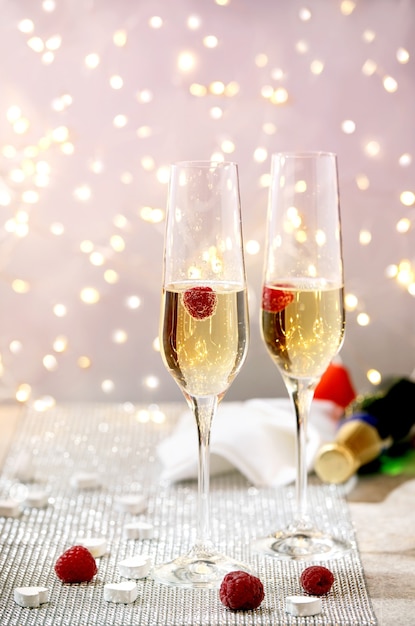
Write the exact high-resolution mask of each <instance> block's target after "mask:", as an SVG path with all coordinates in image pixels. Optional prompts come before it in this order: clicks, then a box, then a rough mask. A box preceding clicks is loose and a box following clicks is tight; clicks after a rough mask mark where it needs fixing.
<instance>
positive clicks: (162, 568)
mask: <svg viewBox="0 0 415 626" xmlns="http://www.w3.org/2000/svg"><path fill="white" fill-rule="evenodd" d="M236 570H243V571H244V572H249V573H253V572H252V570H251V569H250V568H249V567H248V566H247V565H244V564H243V563H239V562H238V561H235V560H233V559H231V558H230V557H228V556H226V555H224V554H220V553H218V552H214V551H210V550H209V551H203V552H201V551H195V550H192V551H191V552H189V553H188V554H186V555H184V556H180V557H178V558H177V559H174V561H170V562H169V563H164V564H163V565H159V566H156V567H155V568H154V569H153V571H152V578H153V580H155V581H156V582H158V583H161V584H163V585H169V586H172V587H189V588H192V589H196V588H205V589H212V588H219V587H220V585H221V582H222V580H223V578H224V576H226V574H228V573H229V572H232V571H236Z"/></svg>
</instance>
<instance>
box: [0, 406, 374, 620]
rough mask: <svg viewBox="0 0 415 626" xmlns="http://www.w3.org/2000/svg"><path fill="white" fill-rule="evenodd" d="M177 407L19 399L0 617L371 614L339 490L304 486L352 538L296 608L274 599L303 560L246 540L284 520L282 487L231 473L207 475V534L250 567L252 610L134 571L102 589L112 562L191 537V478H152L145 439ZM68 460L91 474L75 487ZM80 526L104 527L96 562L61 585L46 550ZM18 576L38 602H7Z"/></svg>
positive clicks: (166, 429)
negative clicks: (121, 585)
mask: <svg viewBox="0 0 415 626" xmlns="http://www.w3.org/2000/svg"><path fill="white" fill-rule="evenodd" d="M182 411H183V406H178V405H177V404H175V405H164V406H162V407H159V408H152V409H151V408H150V409H145V408H144V407H137V406H132V405H130V404H125V405H113V404H82V405H60V406H59V405H58V406H57V407H55V408H53V409H50V410H49V411H46V412H43V413H38V412H36V411H34V410H33V409H30V408H28V409H27V410H26V412H25V415H24V416H23V418H22V420H21V422H19V428H18V431H17V434H16V435H15V437H14V439H13V442H12V446H11V449H10V451H9V453H8V456H7V457H6V460H5V463H4V467H3V472H2V474H1V476H0V498H2V499H4V498H13V499H16V500H18V501H20V502H21V503H22V513H21V515H20V516H19V517H18V518H15V519H14V518H8V517H0V590H1V591H0V624H1V626H9V625H10V626H13V625H14V626H40V625H42V626H49V625H50V626H69V625H70V626H95V625H96V626H133V625H134V626H153V625H154V626H156V625H157V626H186V625H189V626H199V625H204V626H221V625H222V624H223V625H239V624H241V625H242V624H243V625H244V626H248V625H253V626H256V625H258V626H259V625H261V626H268V625H269V626H271V625H272V626H279V625H301V626H311V625H313V626H320V625H321V626H352V625H354V626H366V625H375V624H376V623H377V622H376V618H375V615H374V612H373V609H372V605H371V602H370V598H369V596H368V592H367V589H366V583H365V578H364V572H363V567H362V564H361V561H360V557H359V552H358V546H357V544H356V537H355V534H354V529H353V525H352V522H351V519H350V515H349V510H348V505H347V503H346V502H345V501H344V499H343V494H342V492H341V489H339V488H337V487H334V486H321V485H310V486H309V503H310V507H312V509H313V511H314V512H317V513H318V515H319V517H320V521H321V525H323V527H326V528H327V529H332V528H333V527H336V529H337V531H338V532H337V534H338V535H339V536H340V538H345V539H346V538H348V539H349V540H351V541H352V545H353V549H352V550H351V552H350V553H349V554H348V555H347V556H346V557H344V558H342V559H338V560H333V561H330V562H329V563H328V567H330V569H331V570H332V571H333V573H334V575H335V579H336V582H335V584H334V586H333V588H332V590H331V592H330V593H329V594H328V595H327V596H324V597H323V610H322V612H321V613H320V614H319V615H316V616H314V617H302V618H299V617H297V618H296V617H293V616H291V615H289V614H288V613H286V612H285V598H286V596H288V595H302V594H303V592H302V590H301V588H300V585H299V576H300V573H301V571H302V570H303V569H304V568H305V567H306V566H307V565H308V564H311V563H307V564H305V563H301V562H300V563H298V562H297V563H296V562H290V561H279V560H276V559H273V558H272V557H268V556H262V555H255V554H252V553H251V551H250V542H251V541H252V539H254V538H255V537H258V536H263V535H265V534H267V533H269V532H270V531H271V530H275V529H276V528H277V527H282V526H285V524H286V522H287V521H288V520H289V518H290V513H291V511H292V508H293V507H294V489H293V487H292V486H289V487H285V488H282V489H278V490H275V489H268V488H266V489H257V488H254V487H252V486H251V485H250V484H249V483H248V482H247V481H246V479H245V478H244V477H243V476H242V475H240V474H239V473H237V472H234V473H228V474H224V475H221V476H218V477H214V478H212V480H211V518H212V519H211V526H212V539H213V541H214V543H215V544H216V546H217V547H218V548H219V549H220V550H222V551H223V552H226V553H228V554H230V555H232V556H234V557H235V558H237V559H239V560H241V561H243V562H246V563H249V564H251V566H252V567H253V568H254V569H255V570H256V571H257V573H258V576H259V577H260V578H261V580H262V581H263V583H264V588H265V599H264V601H263V603H262V604H261V606H260V607H259V608H258V609H256V610H255V611H248V612H241V611H238V612H233V611H230V610H228V609H226V608H225V607H224V606H223V605H222V604H221V603H220V600H219V595H218V591H217V590H203V589H197V590H189V589H180V588H170V587H166V586H163V585H159V584H157V583H155V582H154V581H152V580H151V579H150V578H146V579H143V580H138V581H137V585H138V588H139V596H138V598H137V600H136V601H135V602H134V603H132V604H125V605H124V604H114V603H111V602H107V601H105V600H104V592H103V589H104V584H106V583H115V582H121V581H122V580H125V579H123V578H121V577H120V575H119V572H118V568H117V564H118V563H119V561H121V560H123V559H125V558H127V557H130V556H133V555H139V554H144V555H150V556H151V558H152V561H153V563H154V564H158V563H162V562H164V561H167V560H170V559H172V558H174V557H176V556H178V555H179V554H181V553H183V552H185V551H186V550H187V549H188V548H190V547H191V544H192V541H193V539H194V536H193V528H194V526H195V518H196V490H197V486H196V483H195V482H193V481H189V482H183V483H180V484H176V485H170V484H167V483H163V482H162V481H161V480H160V469H161V468H160V464H159V461H158V459H157V456H156V446H157V443H158V442H159V441H160V440H161V438H163V437H165V436H166V435H168V434H169V433H170V432H171V429H172V428H173V427H174V424H175V422H176V419H177V417H178V414H179V413H181V412H182ZM29 470H30V471H29ZM80 471H84V472H92V473H94V474H95V475H96V476H97V477H98V478H99V483H100V484H99V485H98V486H97V487H95V488H93V489H87V490H83V489H77V488H76V487H74V486H73V485H72V484H71V478H73V476H74V475H75V474H76V473H77V472H80ZM25 472H26V473H28V472H29V473H28V475H27V476H24V473H25ZM29 474H31V476H29ZM29 478H30V480H29ZM39 488H41V489H45V490H46V491H47V495H48V503H47V506H45V507H43V508H33V507H32V508H30V507H28V506H25V505H24V501H25V499H26V497H27V494H28V492H30V490H34V489H39ZM127 494H128V495H130V494H137V495H138V494H140V495H144V496H145V497H146V500H147V506H146V509H145V510H144V511H143V512H142V513H141V514H139V515H132V514H131V513H127V512H124V511H123V510H122V509H120V508H119V507H117V505H116V501H117V497H119V496H121V495H127ZM137 519H139V520H143V521H147V522H150V523H151V524H153V525H154V529H155V531H154V538H153V539H144V540H133V539H128V538H126V536H125V533H124V530H123V528H124V525H125V524H126V523H128V522H131V521H136V520H137ZM82 536H83V537H96V536H103V537H105V538H106V539H107V542H108V553H107V554H106V555H104V556H102V557H100V558H99V559H97V563H98V568H99V571H98V574H97V576H96V577H95V578H94V579H93V581H92V582H91V583H88V584H86V583H83V584H77V585H65V584H62V583H61V582H60V581H59V580H58V579H57V577H56V575H55V573H54V564H55V561H56V559H57V558H58V556H59V555H60V554H61V553H62V552H63V551H64V550H66V549H67V548H68V547H70V546H71V545H73V544H74V542H75V540H76V539H77V538H78V537H82ZM25 586H45V587H48V588H49V589H50V601H49V602H48V603H46V604H43V605H41V606H40V607H39V608H33V609H28V608H22V607H20V606H18V605H17V604H16V603H15V602H14V599H13V592H14V588H15V587H25Z"/></svg>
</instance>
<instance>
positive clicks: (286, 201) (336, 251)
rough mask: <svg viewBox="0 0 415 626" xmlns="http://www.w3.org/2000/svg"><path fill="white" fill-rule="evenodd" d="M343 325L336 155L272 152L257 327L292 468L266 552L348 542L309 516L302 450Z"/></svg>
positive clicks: (260, 545)
mask: <svg viewBox="0 0 415 626" xmlns="http://www.w3.org/2000/svg"><path fill="white" fill-rule="evenodd" d="M344 324H345V318H344V304H343V259H342V246H341V228H340V211H339V193H338V181H337V159H336V156H335V155H334V154H332V153H324V152H308V153H286V154H276V155H273V160H272V172H271V187H270V194H269V206H268V219H267V241H266V251H265V262H264V280H263V288H262V310H261V331H262V337H263V340H264V343H265V346H266V348H267V350H268V352H269V354H270V356H271V358H272V360H273V362H274V363H275V365H276V366H277V368H278V370H279V371H280V373H281V375H282V378H283V380H284V383H285V386H286V388H287V391H288V393H289V396H290V398H291V400H292V405H293V409H294V414H295V420H296V441H297V445H296V470H297V474H296V510H295V512H294V515H293V517H294V519H293V521H292V522H291V523H290V524H289V526H288V527H287V528H283V529H279V530H277V531H275V532H274V533H273V534H271V535H270V536H269V537H264V538H263V539H259V540H257V541H256V542H255V543H254V547H255V548H256V549H257V550H259V551H263V552H266V553H268V554H270V555H272V556H276V557H279V558H288V559H296V560H299V559H313V560H323V559H328V558H330V557H334V556H339V555H342V554H344V553H345V551H347V549H348V545H347V542H344V541H343V540H341V539H338V538H337V537H336V536H333V535H335V532H334V533H331V532H323V531H322V530H321V529H319V528H316V526H315V521H313V520H312V519H311V516H310V514H309V511H308V507H307V465H306V457H305V453H306V443H307V421H308V416H309V411H310V406H311V402H312V399H313V395H314V389H315V387H316V385H317V383H318V382H319V380H320V378H321V376H322V374H323V373H324V372H325V370H326V369H327V367H328V366H329V364H330V361H331V360H332V359H333V357H334V356H335V355H336V354H337V352H338V350H339V349H340V347H341V345H342V342H343V337H344ZM335 530H336V529H333V531H335ZM330 531H331V529H330Z"/></svg>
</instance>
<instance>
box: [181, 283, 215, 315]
mask: <svg viewBox="0 0 415 626" xmlns="http://www.w3.org/2000/svg"><path fill="white" fill-rule="evenodd" d="M183 302H184V306H185V307H186V309H187V311H188V312H189V313H190V315H191V316H192V317H194V318H195V319H197V320H204V319H206V318H207V317H211V316H212V315H213V314H214V312H215V310H216V305H217V302H218V297H217V295H216V293H215V292H214V291H213V289H212V288H211V287H192V288H191V289H187V290H186V291H185V292H184V295H183Z"/></svg>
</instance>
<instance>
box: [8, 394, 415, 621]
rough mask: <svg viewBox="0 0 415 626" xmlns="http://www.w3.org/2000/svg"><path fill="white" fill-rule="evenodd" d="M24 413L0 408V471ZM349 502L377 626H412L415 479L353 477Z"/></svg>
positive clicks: (15, 409) (414, 594) (414, 596)
mask: <svg viewBox="0 0 415 626" xmlns="http://www.w3.org/2000/svg"><path fill="white" fill-rule="evenodd" d="M22 410H23V409H22V407H19V406H16V405H6V406H0V468H1V466H2V463H3V461H4V458H5V456H6V454H7V450H8V448H9V445H10V442H11V440H12V438H13V435H14V433H15V432H16V429H18V427H19V418H20V416H21V414H22ZM347 500H348V503H349V507H350V512H351V517H352V520H353V523H354V526H355V530H356V535H357V540H358V546H359V551H360V556H361V560H362V564H363V568H364V572H365V577H366V582H367V587H368V591H369V594H370V597H371V600H372V604H373V608H374V611H375V614H376V618H377V620H378V624H379V626H395V625H396V624H399V626H413V624H414V609H415V576H414V574H415V530H414V513H413V502H414V501H415V478H414V477H413V476H385V475H380V474H372V475H367V476H359V477H358V478H356V477H355V478H354V480H353V481H352V482H351V483H350V491H349V493H348V496H347Z"/></svg>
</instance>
